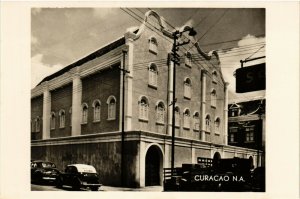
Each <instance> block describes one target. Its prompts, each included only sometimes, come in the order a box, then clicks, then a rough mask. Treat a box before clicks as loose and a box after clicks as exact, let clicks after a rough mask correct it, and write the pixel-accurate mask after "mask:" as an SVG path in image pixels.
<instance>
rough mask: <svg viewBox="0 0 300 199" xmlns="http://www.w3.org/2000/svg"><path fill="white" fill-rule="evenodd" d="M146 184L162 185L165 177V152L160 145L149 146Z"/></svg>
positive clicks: (146, 161) (146, 162) (146, 163)
mask: <svg viewBox="0 0 300 199" xmlns="http://www.w3.org/2000/svg"><path fill="white" fill-rule="evenodd" d="M145 167H146V168H145V186H154V185H161V183H162V178H163V154H162V151H161V149H160V147H159V146H157V145H152V146H150V147H149V148H148V150H147V153H146V160H145Z"/></svg>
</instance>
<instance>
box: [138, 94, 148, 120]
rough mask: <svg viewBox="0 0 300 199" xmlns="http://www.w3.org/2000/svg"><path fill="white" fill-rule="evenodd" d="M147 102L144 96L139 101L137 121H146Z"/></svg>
mask: <svg viewBox="0 0 300 199" xmlns="http://www.w3.org/2000/svg"><path fill="white" fill-rule="evenodd" d="M148 110H149V102H148V99H147V98H146V97H145V96H142V97H141V98H140V100H139V119H141V120H147V121H148Z"/></svg>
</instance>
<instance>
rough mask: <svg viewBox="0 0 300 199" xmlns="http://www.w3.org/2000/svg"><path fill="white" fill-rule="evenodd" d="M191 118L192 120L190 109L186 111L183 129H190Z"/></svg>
mask: <svg viewBox="0 0 300 199" xmlns="http://www.w3.org/2000/svg"><path fill="white" fill-rule="evenodd" d="M190 118H191V113H190V110H189V109H185V110H184V112H183V128H187V129H189V128H190Z"/></svg>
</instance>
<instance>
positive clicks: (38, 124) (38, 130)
mask: <svg viewBox="0 0 300 199" xmlns="http://www.w3.org/2000/svg"><path fill="white" fill-rule="evenodd" d="M40 125H41V122H40V118H39V116H37V118H36V119H35V132H40Z"/></svg>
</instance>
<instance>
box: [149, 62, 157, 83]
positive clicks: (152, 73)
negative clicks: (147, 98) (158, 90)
mask: <svg viewBox="0 0 300 199" xmlns="http://www.w3.org/2000/svg"><path fill="white" fill-rule="evenodd" d="M157 75H158V71H157V66H156V65H155V64H153V63H152V64H150V66H149V86H153V87H157Z"/></svg>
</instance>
